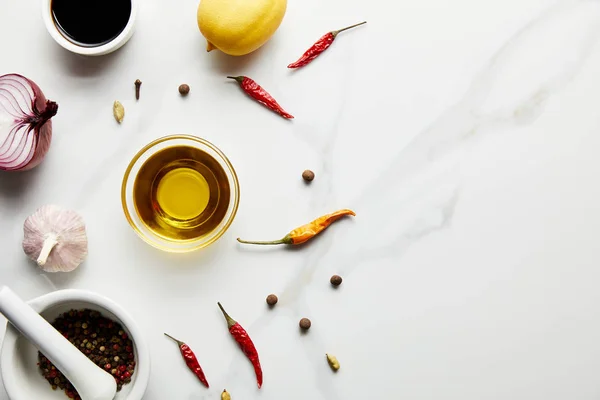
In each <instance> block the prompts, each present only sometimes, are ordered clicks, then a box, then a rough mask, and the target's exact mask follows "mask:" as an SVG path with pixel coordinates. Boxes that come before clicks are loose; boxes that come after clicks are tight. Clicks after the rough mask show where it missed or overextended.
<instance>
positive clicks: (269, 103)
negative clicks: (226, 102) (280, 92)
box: [227, 76, 294, 119]
mask: <svg viewBox="0 0 600 400" xmlns="http://www.w3.org/2000/svg"><path fill="white" fill-rule="evenodd" d="M227 78H229V79H234V80H236V81H237V82H238V83H239V84H240V87H241V88H242V90H243V91H244V92H246V94H248V95H249V96H250V97H252V98H253V99H254V100H256V101H258V102H259V103H260V104H262V105H263V106H265V107H267V108H269V109H270V110H272V111H275V112H276V113H277V114H279V115H281V116H282V117H283V118H287V119H292V118H294V116H293V115H291V114H289V113H288V112H286V111H285V110H284V109H283V108H282V107H281V106H280V105H279V103H277V101H276V100H275V99H274V98H273V96H271V95H270V94H269V93H268V92H267V91H266V90H265V89H263V88H262V87H261V86H260V85H259V84H258V83H256V82H255V81H254V80H252V79H250V78H248V77H247V76H228V77H227Z"/></svg>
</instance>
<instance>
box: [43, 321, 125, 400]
mask: <svg viewBox="0 0 600 400" xmlns="http://www.w3.org/2000/svg"><path fill="white" fill-rule="evenodd" d="M52 325H53V326H54V328H56V329H57V330H58V331H59V332H60V333H62V334H63V336H64V337H65V338H67V339H68V340H69V341H70V342H71V344H73V345H74V346H75V347H77V348H78V349H79V350H80V351H81V352H82V353H84V354H85V355H86V356H87V357H88V358H89V359H90V360H92V361H93V362H94V363H95V364H96V365H98V366H99V367H101V368H103V369H104V370H105V371H108V372H109V373H110V374H112V375H113V377H114V379H115V381H116V383H117V390H119V391H120V390H121V388H122V387H123V385H126V384H128V383H130V382H131V377H132V375H133V373H134V372H135V365H136V362H135V353H134V351H133V342H132V341H131V339H129V337H128V335H127V333H125V332H124V331H123V327H122V326H121V324H119V323H118V322H115V321H113V320H111V319H108V318H105V317H103V316H102V315H101V314H100V313H99V312H98V311H94V310H89V309H83V310H70V311H68V312H65V313H64V314H61V315H59V317H58V318H57V319H56V320H55V321H54V322H53V323H52ZM38 366H39V369H40V371H41V373H42V375H43V376H44V378H45V379H46V380H47V381H48V383H49V384H50V385H51V386H52V389H54V390H56V389H61V390H64V391H65V393H66V394H67V396H68V397H69V398H72V399H77V400H81V397H80V396H79V394H78V393H77V391H76V390H75V388H74V387H73V385H72V384H71V383H70V382H69V381H68V380H67V378H65V376H64V375H63V374H62V373H61V372H60V371H59V370H58V369H56V367H55V366H54V365H53V364H52V363H51V362H50V360H48V358H46V357H45V356H44V355H43V354H42V353H38Z"/></svg>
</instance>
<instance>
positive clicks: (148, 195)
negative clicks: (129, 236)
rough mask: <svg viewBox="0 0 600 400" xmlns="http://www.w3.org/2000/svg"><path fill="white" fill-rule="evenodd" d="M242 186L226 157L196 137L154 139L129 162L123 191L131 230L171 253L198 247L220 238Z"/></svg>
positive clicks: (229, 220) (230, 220)
mask: <svg viewBox="0 0 600 400" xmlns="http://www.w3.org/2000/svg"><path fill="white" fill-rule="evenodd" d="M239 200H240V188H239V182H238V179H237V175H236V173H235V170H234V169H233V166H232V165H231V162H230V161H229V160H228V159H227V157H226V156H225V154H223V152H222V151H221V150H219V149H218V148H217V147H216V146H214V145H213V144H212V143H210V142H208V141H206V140H204V139H201V138H199V137H196V136H190V135H172V136H166V137H163V138H160V139H157V140H155V141H153V142H152V143H150V144H148V145H146V146H145V147H144V148H142V149H141V150H140V151H139V152H138V153H137V154H136V155H135V156H134V157H133V159H132V160H131V162H130V163H129V166H128V167H127V170H126V171H125V176H124V177H123V184H122V187H121V201H122V203H123V211H124V212H125V217H126V218H127V221H129V224H130V225H131V226H132V227H133V229H134V231H135V232H136V233H137V234H138V235H139V236H140V237H141V238H142V239H143V240H145V241H146V242H147V243H149V244H151V245H152V246H154V247H156V248H158V249H161V250H165V251H171V252H188V251H192V250H197V249H201V248H203V247H206V246H208V245H209V244H211V243H213V242H215V241H216V240H217V239H219V238H220V237H221V236H222V235H223V234H224V233H225V231H226V230H227V228H229V226H230V225H231V223H232V222H233V219H234V218H235V214H236V213H237V209H238V204H239Z"/></svg>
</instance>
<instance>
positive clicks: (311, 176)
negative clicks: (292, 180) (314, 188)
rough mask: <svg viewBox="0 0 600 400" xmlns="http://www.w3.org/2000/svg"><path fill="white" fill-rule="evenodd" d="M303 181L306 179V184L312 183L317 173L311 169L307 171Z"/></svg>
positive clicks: (304, 173)
mask: <svg viewBox="0 0 600 400" xmlns="http://www.w3.org/2000/svg"><path fill="white" fill-rule="evenodd" d="M302 179H304V180H305V181H306V182H312V180H313V179H315V173H314V172H312V171H311V170H310V169H307V170H306V171H304V172H303V173H302Z"/></svg>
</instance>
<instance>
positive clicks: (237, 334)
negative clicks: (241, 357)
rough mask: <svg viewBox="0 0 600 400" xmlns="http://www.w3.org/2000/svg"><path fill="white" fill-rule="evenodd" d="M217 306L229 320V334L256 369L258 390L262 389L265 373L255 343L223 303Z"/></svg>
mask: <svg viewBox="0 0 600 400" xmlns="http://www.w3.org/2000/svg"><path fill="white" fill-rule="evenodd" d="M217 304H218V305H219V308H220V309H221V311H222V312H223V315H224V316H225V319H226V320H227V327H228V328H229V333H231V336H233V338H234V339H235V341H236V342H237V343H238V344H239V345H240V347H241V349H242V351H243V352H244V354H245V355H246V357H248V359H249V360H250V362H251V363H252V366H253V367H254V373H255V374H256V382H257V383H258V388H259V389H260V387H261V386H262V383H263V373H262V368H261V366H260V361H259V359H258V352H257V351H256V347H254V343H252V339H250V336H248V332H246V330H245V329H244V328H242V326H241V325H240V324H239V323H238V322H237V321H235V320H234V319H233V318H231V317H230V316H229V314H227V312H226V311H225V309H224V308H223V306H222V305H221V303H217Z"/></svg>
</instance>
